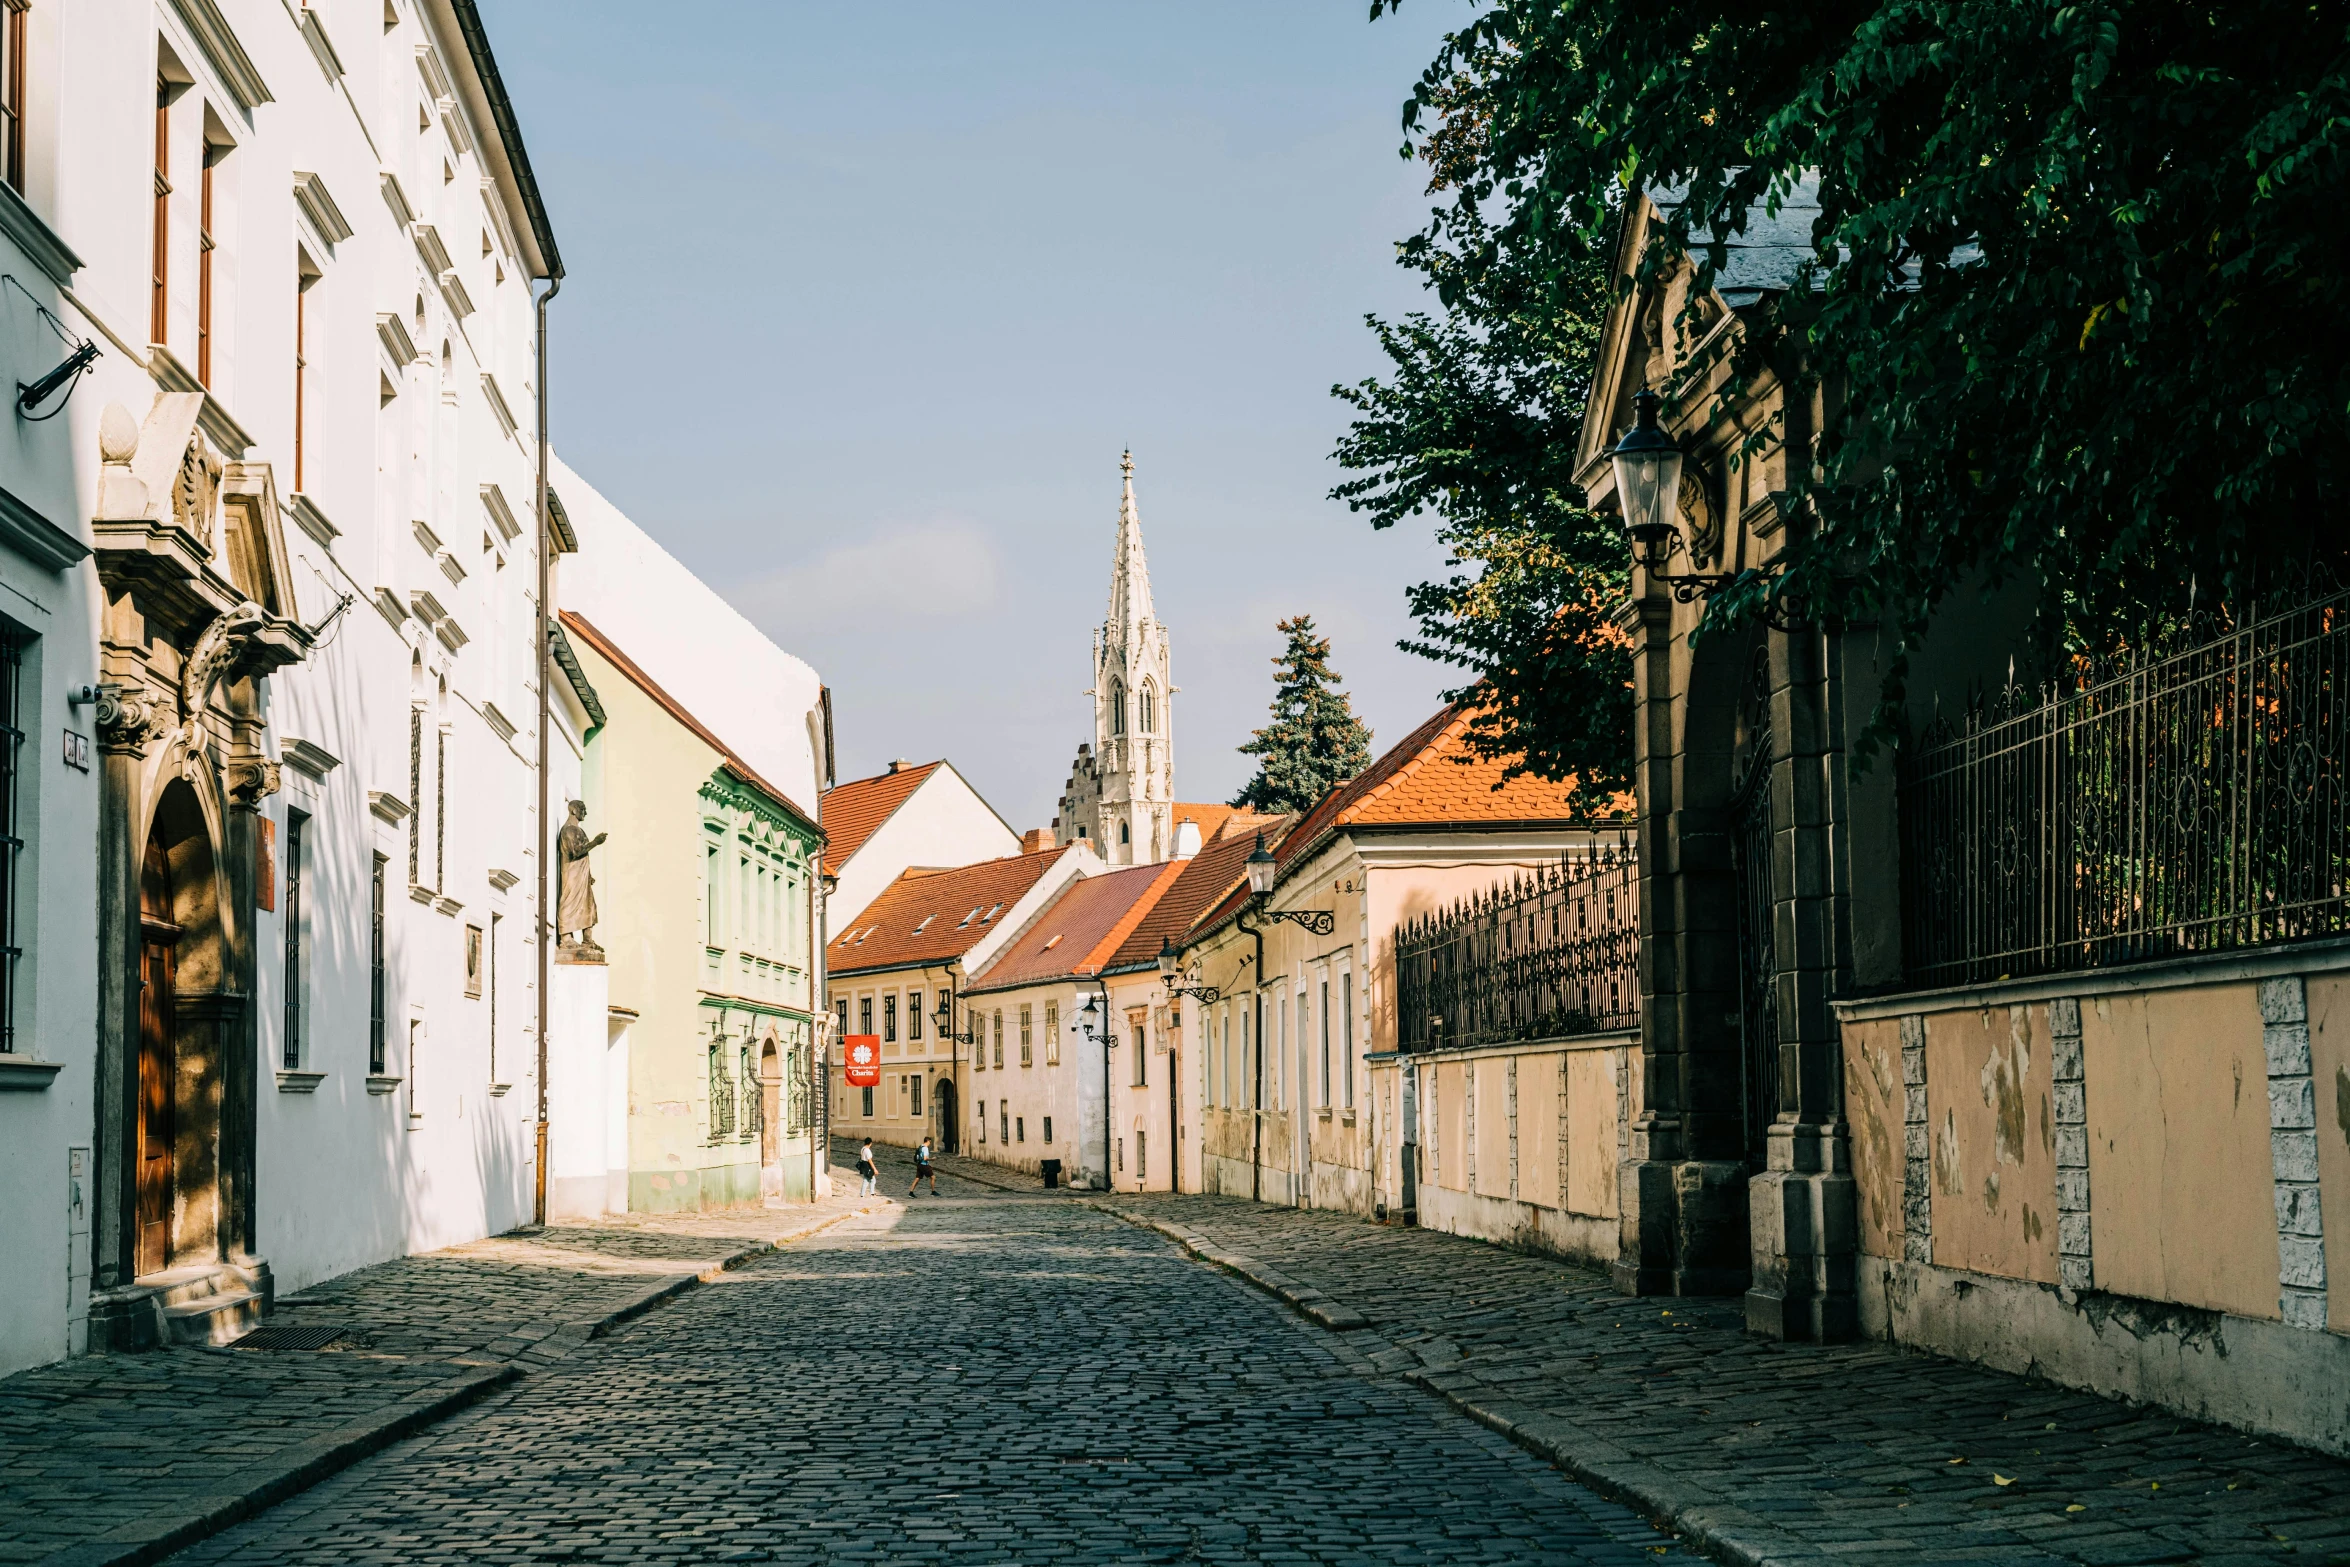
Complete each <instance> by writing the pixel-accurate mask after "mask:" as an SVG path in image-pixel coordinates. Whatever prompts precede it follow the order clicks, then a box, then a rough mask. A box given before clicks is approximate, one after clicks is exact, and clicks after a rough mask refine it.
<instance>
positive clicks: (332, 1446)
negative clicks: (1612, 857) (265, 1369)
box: [41, 1365, 522, 1567]
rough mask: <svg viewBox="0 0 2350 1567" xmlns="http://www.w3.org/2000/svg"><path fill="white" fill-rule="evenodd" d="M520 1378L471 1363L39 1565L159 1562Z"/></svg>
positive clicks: (127, 1566) (515, 1372)
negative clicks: (208, 1491)
mask: <svg viewBox="0 0 2350 1567" xmlns="http://www.w3.org/2000/svg"><path fill="white" fill-rule="evenodd" d="M521 1376H522V1372H521V1370H520V1369H519V1368H517V1367H515V1366H511V1365H504V1366H471V1367H468V1368H467V1369H466V1370H465V1371H463V1372H462V1373H460V1374H459V1375H458V1376H456V1377H455V1378H453V1379H451V1380H450V1381H448V1382H444V1383H439V1384H436V1385H435V1386H433V1387H432V1388H429V1389H426V1390H424V1391H423V1392H421V1393H413V1394H410V1395H409V1396H408V1397H407V1398H404V1399H402V1400H400V1401H399V1402H398V1403H396V1404H393V1405H391V1406H390V1407H388V1408H385V1409H379V1410H376V1411H374V1412H373V1413H372V1414H368V1415H363V1416H361V1417H360V1418H359V1419H357V1420H354V1421H352V1422H350V1423H349V1424H348V1425H344V1426H340V1427H338V1428H336V1429H335V1430H332V1431H328V1432H324V1433H322V1434H320V1435H318V1436H314V1437H312V1438H311V1439H310V1440H308V1441H307V1442H298V1443H296V1444H295V1445H294V1446H292V1447H290V1448H288V1449H287V1450H286V1451H285V1452H283V1453H280V1454H277V1455H276V1456H275V1457H273V1458H272V1459H270V1461H269V1462H267V1463H265V1464H258V1465H255V1466H254V1467H253V1468H251V1469H248V1470H246V1471H245V1472H244V1474H243V1475H242V1476H240V1477H237V1478H234V1479H232V1480H230V1482H229V1484H230V1485H231V1486H234V1487H237V1489H235V1490H234V1491H232V1492H229V1493H227V1494H224V1495H219V1496H210V1497H192V1498H189V1499H188V1500H187V1501H186V1502H183V1503H182V1504H181V1506H180V1509H179V1510H178V1511H175V1512H172V1513H168V1514H166V1515H164V1516H162V1517H159V1518H140V1519H136V1520H134V1521H132V1522H130V1523H127V1524H122V1525H120V1526H118V1527H116V1528H113V1529H109V1530H108V1531H107V1532H106V1533H104V1534H102V1535H99V1536H98V1537H97V1538H96V1539H93V1540H84V1541H83V1542H82V1543H81V1544H79V1545H72V1546H68V1547H66V1548H65V1549H64V1550H62V1551H59V1552H57V1553H55V1554H54V1555H51V1556H45V1557H43V1558H42V1559H41V1567H143V1564H145V1563H148V1562H159V1561H161V1560H163V1558H165V1557H166V1556H169V1555H171V1554H172V1553H173V1552H175V1551H181V1550H185V1549H186V1548H187V1547H189V1546H191V1545H193V1544H195V1543H196V1542H197V1541H198V1540H203V1539H207V1538H209V1537H211V1536H212V1535H215V1534H218V1533H220V1532H221V1531H222V1530H223V1529H227V1528H229V1527H230V1526H232V1525H234V1524H238V1523H242V1522H243V1521H244V1520H246V1519H247V1518H250V1517H252V1516H253V1515H255V1514H256V1513H261V1512H265V1511H267V1510H268V1509H270V1508H272V1507H275V1506H276V1505H277V1504H278V1503H280V1502H282V1501H284V1500H286V1499H287V1498H288V1497H291V1496H294V1495H297V1494H299V1493H300V1492H303V1491H306V1490H308V1489H310V1487H312V1486H314V1485H316V1484H317V1483H318V1482H319V1481H321V1480H324V1479H326V1478H327V1477H328V1476H329V1475H332V1474H335V1473H337V1472H338V1471H341V1470H344V1469H347V1468H349V1467H350V1466H351V1465H353V1464H355V1463H357V1462H358V1461H359V1460H360V1459H362V1458H365V1457H368V1456H369V1455H370V1454H373V1453H378V1452H381V1451H382V1450H383V1449H384V1448H387V1447H389V1446H391V1445H392V1444H393V1443H394V1442H397V1441H400V1440H401V1439H402V1438H404V1437H409V1436H413V1435H415V1434H416V1433H417V1432H419V1431H422V1430H423V1429H425V1428H426V1427H427V1426H430V1425H433V1424H435V1423H437V1422H438V1421H441V1420H443V1419H446V1418H447V1417H448V1416H450V1415H453V1414H455V1413H456V1412H457V1411H458V1410H460V1409H463V1408H464V1407H465V1406H466V1405H468V1404H471V1403H473V1402H474V1401H475V1400H477V1399H479V1398H480V1397H481V1396H482V1395H483V1394H485V1393H488V1392H490V1391H491V1390H492V1389H494V1388H499V1387H503V1386H505V1385H506V1384H507V1383H509V1382H513V1381H516V1380H519V1379H520V1377H521Z"/></svg>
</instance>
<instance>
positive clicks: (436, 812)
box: [297, 486, 449, 892]
mask: <svg viewBox="0 0 2350 1567" xmlns="http://www.w3.org/2000/svg"><path fill="white" fill-rule="evenodd" d="M297 488H299V486H297ZM433 716H434V718H435V719H436V720H437V722H435V723H434V725H433V738H432V890H433V891H435V892H446V891H447V890H448V887H449V880H448V869H449V677H448V676H447V675H443V676H441V688H440V702H439V705H438V706H436V707H435V708H434V710H433Z"/></svg>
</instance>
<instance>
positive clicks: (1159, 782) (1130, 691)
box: [1053, 451, 1175, 865]
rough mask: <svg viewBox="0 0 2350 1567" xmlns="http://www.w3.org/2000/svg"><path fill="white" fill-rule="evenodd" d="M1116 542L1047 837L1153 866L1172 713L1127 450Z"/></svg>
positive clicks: (1165, 793)
mask: <svg viewBox="0 0 2350 1567" xmlns="http://www.w3.org/2000/svg"><path fill="white" fill-rule="evenodd" d="M1119 466H1120V468H1121V469H1122V470H1123V472H1124V475H1125V492H1124V495H1123V496H1122V498H1121V499H1120V501H1119V503H1118V542H1117V546H1116V549H1115V550H1114V551H1113V552H1112V554H1111V557H1110V612H1109V615H1108V617H1107V618H1106V619H1104V620H1103V622H1102V623H1101V624H1100V625H1099V626H1097V627H1095V628H1094V633H1093V688H1092V690H1091V691H1090V692H1088V693H1087V694H1088V695H1090V696H1091V697H1092V698H1093V740H1092V742H1091V744H1090V745H1082V746H1079V747H1078V748H1077V763H1076V766H1075V767H1074V768H1073V769H1072V770H1071V772H1070V777H1069V784H1068V792H1067V794H1065V795H1064V796H1063V797H1062V800H1061V814H1060V816H1059V818H1058V819H1057V820H1056V821H1055V823H1054V832H1053V836H1054V839H1055V841H1056V842H1059V843H1076V842H1080V841H1083V842H1087V843H1090V845H1091V846H1092V848H1093V850H1094V852H1095V853H1096V854H1099V855H1100V856H1101V857H1102V859H1103V860H1104V861H1106V862H1107V863H1109V864H1111V865H1155V864H1157V863H1159V862H1160V861H1163V860H1165V859H1167V858H1169V857H1170V856H1171V855H1172V854H1173V853H1174V830H1175V824H1174V821H1173V808H1174V798H1175V757H1174V745H1175V715H1174V704H1173V703H1172V702H1171V701H1170V700H1169V698H1170V697H1172V696H1173V695H1174V691H1175V687H1174V685H1173V683H1172V682H1171V681H1170V680H1169V678H1168V674H1169V663H1168V656H1167V628H1166V627H1165V626H1163V625H1161V624H1160V623H1159V618H1158V616H1157V615H1156V614H1155V613H1154V612H1153V611H1152V609H1151V573H1150V564H1149V562H1147V561H1146V560H1145V559H1144V558H1143V553H1142V518H1141V517H1140V515H1138V514H1137V513H1136V511H1135V509H1134V453H1132V452H1131V451H1130V452H1128V453H1126V455H1125V457H1124V458H1123V459H1122V460H1121V462H1120V464H1119Z"/></svg>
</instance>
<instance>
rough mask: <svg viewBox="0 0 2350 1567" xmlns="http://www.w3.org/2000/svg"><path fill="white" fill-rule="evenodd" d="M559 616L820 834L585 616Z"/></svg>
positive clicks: (733, 768)
mask: <svg viewBox="0 0 2350 1567" xmlns="http://www.w3.org/2000/svg"><path fill="white" fill-rule="evenodd" d="M560 615H561V618H562V621H563V626H564V629H565V630H566V631H569V632H571V633H572V634H574V635H576V636H577V637H578V638H579V639H580V640H581V641H582V642H585V643H586V644H587V645H588V646H589V647H592V648H594V649H595V650H596V654H597V656H598V657H600V658H602V659H603V660H604V662H605V663H607V664H610V665H611V666H612V667H613V668H614V669H617V670H619V671H620V672H621V673H622V674H623V675H626V676H627V677H628V679H629V681H630V682H631V683H632V684H633V685H635V686H636V688H637V689H638V690H640V691H642V692H644V694H645V695H647V696H649V697H651V698H652V699H653V701H654V702H655V703H656V704H657V705H658V706H659V707H660V708H661V710H662V711H663V712H666V713H667V714H668V715H669V716H670V717H672V718H674V719H676V720H677V721H678V722H679V723H681V724H683V725H684V726H685V727H686V728H687V729H689V730H691V731H693V733H694V735H695V736H696V737H697V738H698V739H700V740H701V741H702V743H703V744H705V745H707V746H709V748H710V749H711V750H713V751H716V752H717V753H718V754H719V756H720V757H722V758H723V759H724V761H723V765H724V767H725V768H726V770H727V771H728V772H730V773H732V774H734V775H735V776H736V777H737V778H740V779H741V780H742V781H743V782H744V783H747V784H749V785H751V786H752V787H753V788H755V789H758V790H759V791H761V792H762V793H764V794H766V795H767V796H768V797H769V798H770V799H772V800H774V801H775V802H776V803H777V804H779V805H781V806H783V807H784V808H785V809H786V810H788V811H790V812H791V813H792V814H793V815H794V816H797V817H798V818H799V819H800V820H801V821H803V822H806V823H807V824H808V825H809V826H810V827H812V828H815V829H816V831H817V832H818V833H819V834H821V833H822V832H823V828H822V827H821V826H819V825H818V823H817V820H816V817H815V816H814V815H813V814H812V813H810V812H808V811H804V810H802V809H801V808H800V806H799V803H798V802H797V801H795V800H794V799H792V797H791V796H790V795H788V794H785V793H784V792H783V791H782V790H781V789H778V788H776V787H775V785H773V784H771V783H769V782H768V781H767V780H766V779H764V778H762V777H760V776H759V775H758V773H757V772H755V771H754V770H753V769H752V767H751V764H750V763H748V762H746V761H744V760H743V759H742V758H741V757H739V756H737V755H735V754H734V749H733V748H732V747H731V746H729V745H728V744H727V743H726V742H725V741H723V740H721V739H719V738H718V737H717V736H716V735H714V734H712V733H711V732H710V731H709V730H708V729H707V728H706V727H704V726H703V724H702V721H701V720H700V719H698V718H696V717H694V715H693V714H691V713H689V712H687V711H686V709H685V704H684V703H682V702H680V701H678V700H677V698H675V697H673V696H671V695H670V694H669V693H668V692H666V691H664V690H662V689H661V684H660V682H659V681H657V680H655V679H654V678H653V677H652V676H651V675H648V674H646V673H645V672H644V671H643V670H642V669H639V668H638V667H637V665H636V660H634V659H632V658H630V657H629V656H628V655H627V654H626V653H623V652H621V651H620V648H619V646H618V644H616V643H615V642H613V640H612V639H611V638H610V637H607V636H605V635H604V633H602V632H601V631H598V630H597V629H596V627H595V623H594V622H593V621H591V620H589V619H588V618H587V617H586V616H585V615H582V614H581V613H579V612H578V611H577V610H572V609H567V610H563V611H561V612H560ZM830 863H831V861H830V858H829V850H828V851H827V859H826V864H827V866H829V865H830Z"/></svg>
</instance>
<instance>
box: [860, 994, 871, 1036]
mask: <svg viewBox="0 0 2350 1567" xmlns="http://www.w3.org/2000/svg"><path fill="white" fill-rule="evenodd" d="M857 1032H858V1033H860V1034H870V1033H872V1032H873V998H872V997H871V996H859V997H858V998H857Z"/></svg>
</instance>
